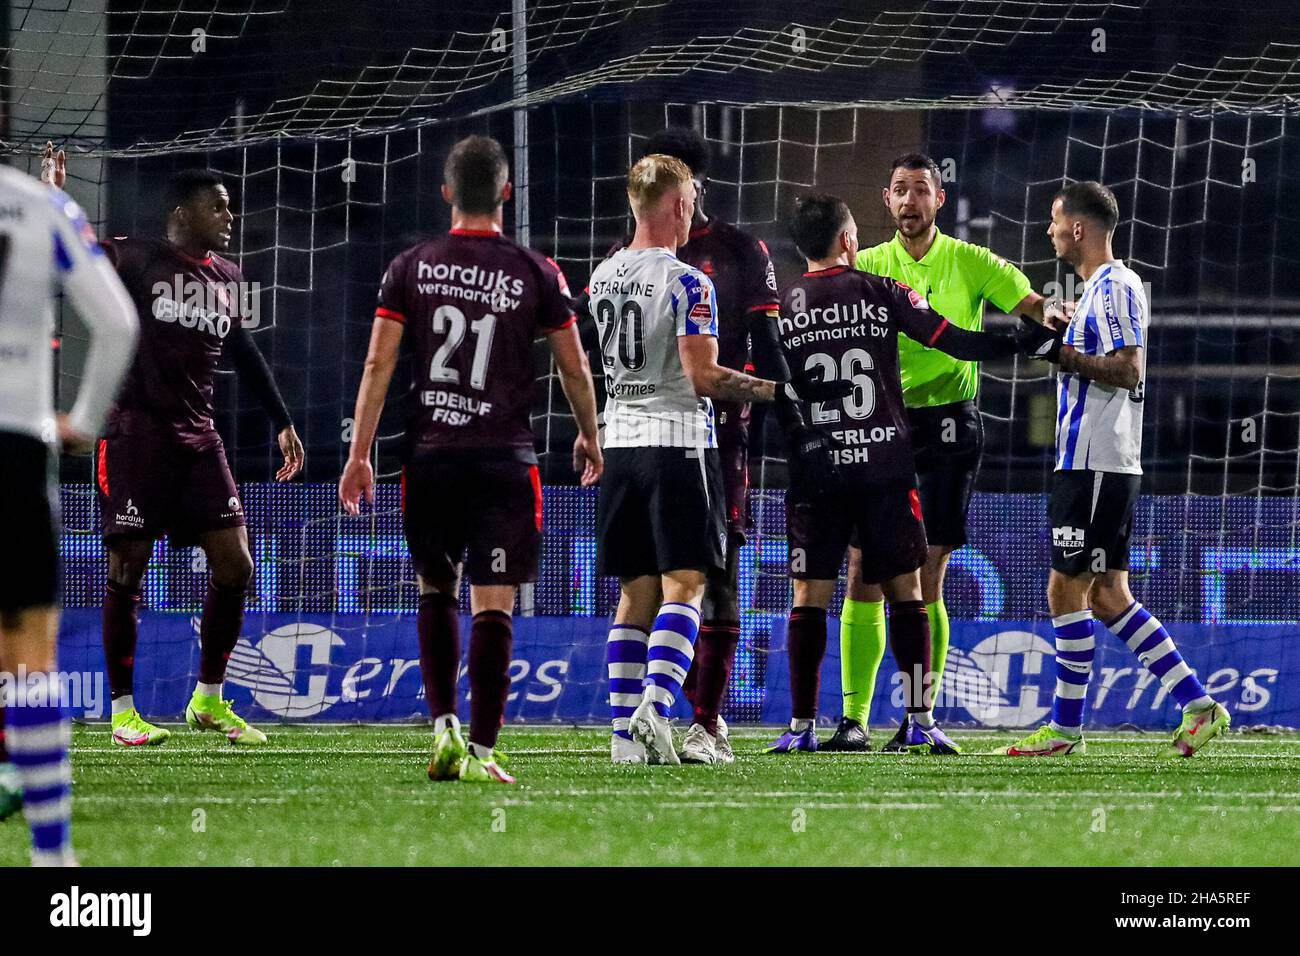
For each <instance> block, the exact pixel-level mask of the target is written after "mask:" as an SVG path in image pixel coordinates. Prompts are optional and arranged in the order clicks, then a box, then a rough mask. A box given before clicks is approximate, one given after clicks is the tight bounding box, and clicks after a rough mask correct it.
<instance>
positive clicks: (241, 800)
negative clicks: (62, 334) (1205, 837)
mask: <svg viewBox="0 0 1300 956" xmlns="http://www.w3.org/2000/svg"><path fill="white" fill-rule="evenodd" d="M308 792H309V791H305V790H299V791H291V794H292V795H294V796H297V795H301V794H306V793H308ZM311 792H312V793H315V791H311ZM430 792H432V791H430ZM645 793H646V794H652V795H662V791H658V790H656V791H645ZM569 795H572V794H569ZM622 795H623V796H628V795H633V794H629V793H626V792H625V793H623V794H622ZM996 795H997V794H992V793H990V794H987V796H996ZM538 796H539V797H545V796H546V794H544V793H543V794H539V795H538ZM755 796H758V797H762V796H763V794H755ZM798 796H800V797H804V796H806V795H805V794H798ZM1226 796H1240V794H1226ZM187 799H193V800H195V801H197V802H199V803H204V804H216V805H232V804H237V805H239V806H248V805H259V806H276V805H283V804H287V803H289V802H290V796H286V795H283V794H282V795H280V796H275V797H209V796H196V797H193V798H187ZM121 800H122V798H120V797H115V796H109V795H107V794H93V793H92V794H84V795H79V796H77V798H76V802H77V803H81V804H85V803H95V804H117V803H121ZM383 800H384V802H385V803H386V804H389V805H391V804H404V805H412V806H427V807H430V808H432V807H435V806H437V803H436V801H431V800H430V799H429V794H428V793H426V794H413V793H407V792H396V793H388V794H384V796H383ZM492 804H493V806H510V807H531V806H542V807H546V808H547V809H560V807H558V806H557V804H555V803H554V802H552V801H549V800H546V799H538V798H533V797H506V798H504V799H493V800H492ZM799 806H800V807H802V808H804V809H808V810H880V811H896V810H943V809H949V810H950V809H952V807H951V806H950V805H948V804H946V803H942V802H939V801H900V800H847V801H846V800H839V801H836V800H820V801H809V800H807V799H801V800H800V802H799ZM645 809H646V810H647V811H659V810H672V809H678V810H763V809H771V805H770V804H768V803H764V802H763V801H761V800H657V801H655V803H654V804H653V806H649V807H646V808H645ZM1047 809H1048V811H1049V812H1050V811H1051V810H1052V809H1057V810H1058V812H1059V810H1060V809H1061V808H1047ZM1068 809H1069V810H1070V811H1071V812H1073V811H1074V810H1075V809H1076V808H1074V807H1070V808H1068ZM1106 809H1107V810H1157V809H1161V807H1160V806H1159V805H1158V804H1155V803H1150V802H1148V803H1119V804H1115V803H1112V804H1108V805H1107V807H1106ZM1177 809H1178V811H1179V812H1180V813H1181V812H1185V811H1186V810H1187V809H1188V808H1187V807H1179V808H1177ZM1191 809H1194V810H1200V811H1202V812H1206V813H1229V812H1231V813H1241V812H1243V811H1249V812H1251V813H1257V812H1259V811H1261V810H1262V811H1264V812H1266V813H1300V806H1296V805H1289V806H1277V805H1273V806H1266V807H1259V806H1235V805H1226V804H1200V805H1197V806H1195V807H1193V808H1191ZM633 813H635V811H633Z"/></svg>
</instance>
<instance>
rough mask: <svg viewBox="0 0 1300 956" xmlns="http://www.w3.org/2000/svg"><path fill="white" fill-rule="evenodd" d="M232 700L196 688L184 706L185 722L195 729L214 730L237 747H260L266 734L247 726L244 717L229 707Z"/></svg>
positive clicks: (264, 741)
mask: <svg viewBox="0 0 1300 956" xmlns="http://www.w3.org/2000/svg"><path fill="white" fill-rule="evenodd" d="M231 703H232V701H228V700H222V699H221V696H220V695H219V694H200V693H199V692H198V691H197V690H196V691H195V692H194V696H192V697H191V698H190V703H189V706H187V707H186V708H185V722H186V723H187V724H189V725H190V726H191V727H193V728H194V729H195V730H215V731H218V732H219V733H221V734H224V735H225V738H226V739H227V740H229V741H230V742H231V743H232V744H234V745H235V746H237V747H260V746H261V745H262V744H264V743H266V734H264V733H262V732H261V731H260V730H258V729H257V728H256V727H250V726H248V723H247V722H246V721H245V720H244V718H242V717H240V716H239V715H238V714H236V713H235V712H234V711H233V710H231V709H230V705H231Z"/></svg>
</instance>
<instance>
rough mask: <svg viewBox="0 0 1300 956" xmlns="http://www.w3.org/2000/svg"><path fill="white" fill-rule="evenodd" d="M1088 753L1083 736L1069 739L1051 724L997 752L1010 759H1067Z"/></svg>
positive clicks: (1044, 725)
mask: <svg viewBox="0 0 1300 956" xmlns="http://www.w3.org/2000/svg"><path fill="white" fill-rule="evenodd" d="M1087 751H1088V745H1087V744H1086V743H1084V740H1083V735H1082V734H1080V735H1079V736H1078V737H1067V736H1066V735H1065V734H1063V733H1060V732H1059V731H1057V730H1055V729H1054V728H1053V727H1052V725H1051V724H1043V726H1041V727H1039V728H1038V729H1037V730H1035V731H1034V732H1033V733H1032V734H1030V735H1029V736H1028V737H1026V738H1024V739H1023V740H1019V741H1017V742H1016V743H1014V744H1012V745H1011V746H1010V747H1003V748H1002V749H1001V750H998V751H995V752H996V753H1000V754H1005V755H1006V756H1008V757H1066V756H1069V755H1070V754H1082V753H1087Z"/></svg>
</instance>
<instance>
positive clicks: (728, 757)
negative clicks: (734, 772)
mask: <svg viewBox="0 0 1300 956" xmlns="http://www.w3.org/2000/svg"><path fill="white" fill-rule="evenodd" d="M713 749H714V750H715V751H717V754H718V763H735V762H736V755H735V754H734V753H732V752H731V737H730V735H729V734H728V732H727V722H726V721H725V720H723V719H722V718H721V717H719V718H718V734H717V736H716V737H714V738H713Z"/></svg>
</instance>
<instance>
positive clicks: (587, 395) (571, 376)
mask: <svg viewBox="0 0 1300 956" xmlns="http://www.w3.org/2000/svg"><path fill="white" fill-rule="evenodd" d="M546 341H547V344H548V345H550V347H551V354H552V355H553V356H554V357H555V367H556V368H557V369H558V370H559V373H560V388H562V389H563V390H564V397H565V398H567V399H568V400H569V407H570V408H572V409H573V417H574V419H575V420H576V421H577V423H578V438H577V440H576V441H575V442H574V443H573V469H574V471H576V472H578V473H579V474H580V475H581V476H582V478H581V481H582V484H583V485H584V486H590V485H594V484H595V483H596V482H597V481H599V480H600V474H601V472H602V471H604V470H605V459H604V457H603V456H602V455H601V452H600V436H599V432H598V430H597V425H596V389H595V387H594V386H593V384H592V381H591V365H590V364H589V363H588V362H587V353H586V351H585V350H584V349H583V346H582V341H581V338H580V337H579V334H578V327H577V326H576V325H567V326H565V327H564V328H562V329H557V330H556V331H554V332H552V333H550V334H549V335H548V336H547V337H546Z"/></svg>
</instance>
